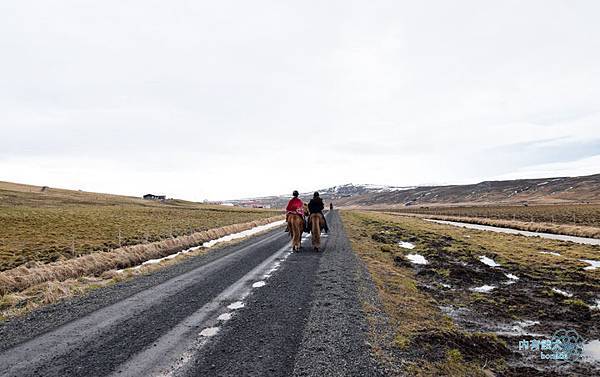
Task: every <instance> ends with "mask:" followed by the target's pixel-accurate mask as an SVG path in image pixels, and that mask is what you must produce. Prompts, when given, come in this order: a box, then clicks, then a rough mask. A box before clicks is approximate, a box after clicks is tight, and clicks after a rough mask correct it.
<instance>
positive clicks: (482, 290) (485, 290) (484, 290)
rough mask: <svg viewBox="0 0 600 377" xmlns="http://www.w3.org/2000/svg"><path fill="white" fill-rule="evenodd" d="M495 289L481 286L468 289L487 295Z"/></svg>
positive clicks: (492, 286) (489, 286) (491, 286)
mask: <svg viewBox="0 0 600 377" xmlns="http://www.w3.org/2000/svg"><path fill="white" fill-rule="evenodd" d="M494 289H496V286H495V285H487V284H486V285H482V286H481V287H475V288H470V290H471V291H473V292H479V293H488V292H491V291H493V290H494Z"/></svg>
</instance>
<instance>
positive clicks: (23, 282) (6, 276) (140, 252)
mask: <svg viewBox="0 0 600 377" xmlns="http://www.w3.org/2000/svg"><path fill="white" fill-rule="evenodd" d="M281 219H283V217H282V216H277V217H271V218H268V219H262V220H255V221H252V222H247V223H243V224H233V225H227V226H224V227H220V228H216V229H210V230H207V231H202V232H197V233H194V234H192V235H189V236H181V237H177V238H173V239H168V240H164V241H157V242H152V243H147V244H140V245H134V246H126V247H123V248H119V249H115V250H113V251H110V252H96V253H91V254H87V255H84V256H81V257H78V258H73V259H68V260H64V261H58V262H52V263H48V264H34V265H33V266H29V267H26V266H19V267H16V268H13V269H10V270H7V271H2V272H0V294H7V293H10V292H19V291H22V290H25V289H27V288H29V287H32V286H34V285H38V284H40V283H44V282H52V281H65V280H67V279H75V278H79V277H82V276H99V275H101V274H102V273H103V272H105V271H108V270H112V269H123V268H127V267H132V266H136V265H139V264H141V263H142V262H144V261H146V260H149V259H155V258H162V257H165V256H167V255H170V254H173V253H175V252H178V251H180V250H182V249H185V248H189V247H193V246H197V245H200V244H202V243H204V242H206V241H210V240H213V239H217V238H219V237H222V236H225V235H227V234H231V233H236V232H240V231H243V230H247V229H250V228H253V227H255V226H258V225H263V224H266V223H269V222H273V221H276V220H281Z"/></svg>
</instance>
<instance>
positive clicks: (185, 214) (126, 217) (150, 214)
mask: <svg viewBox="0 0 600 377" xmlns="http://www.w3.org/2000/svg"><path fill="white" fill-rule="evenodd" d="M276 214H278V212H277V211H274V210H260V209H252V208H236V207H225V206H217V205H206V204H202V203H194V202H187V201H182V200H167V201H164V202H160V201H153V200H143V199H140V198H133V197H126V196H118V195H108V194H96V193H89V192H80V191H70V190H62V189H55V188H46V189H43V188H42V187H37V186H28V185H19V184H13V183H5V182H0V271H4V270H9V269H12V268H15V267H18V266H20V265H26V266H27V265H30V264H35V263H50V262H57V261H60V260H63V259H70V258H75V257H78V256H82V255H85V254H90V253H95V252H99V251H111V250H114V249H116V248H119V247H124V246H132V245H137V244H141V243H148V242H154V241H163V240H169V239H171V238H173V237H178V236H183V235H189V234H192V233H194V232H201V231H205V230H208V229H212V228H218V227H222V226H226V225H231V224H238V223H244V222H248V221H253V220H257V219H261V218H267V217H271V216H274V215H276Z"/></svg>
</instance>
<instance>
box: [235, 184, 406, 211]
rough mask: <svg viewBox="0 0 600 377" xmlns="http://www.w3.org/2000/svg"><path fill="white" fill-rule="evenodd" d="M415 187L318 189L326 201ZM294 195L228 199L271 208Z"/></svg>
mask: <svg viewBox="0 0 600 377" xmlns="http://www.w3.org/2000/svg"><path fill="white" fill-rule="evenodd" d="M410 188H414V187H396V186H382V185H371V184H352V183H348V184H345V185H340V186H333V187H328V188H323V189H317V190H315V191H318V192H319V194H320V196H321V198H323V200H324V201H325V202H326V203H329V202H331V201H336V202H337V201H340V200H342V199H348V198H352V197H355V196H359V195H368V194H375V193H386V192H393V191H397V190H408V189H410ZM313 193H314V191H310V192H304V193H300V197H301V198H302V199H303V200H305V201H308V200H309V199H310V198H312V197H313ZM291 197H292V193H289V194H286V195H274V196H264V197H258V198H248V199H240V200H228V201H227V202H228V203H232V204H235V205H241V206H255V207H270V208H283V207H285V206H286V204H287V202H288V200H290V198H291Z"/></svg>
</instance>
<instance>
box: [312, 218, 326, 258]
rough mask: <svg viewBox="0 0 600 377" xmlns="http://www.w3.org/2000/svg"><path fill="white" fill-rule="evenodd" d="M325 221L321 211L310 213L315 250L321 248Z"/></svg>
mask: <svg viewBox="0 0 600 377" xmlns="http://www.w3.org/2000/svg"><path fill="white" fill-rule="evenodd" d="M323 225H325V222H324V221H323V215H322V214H321V213H313V214H311V215H310V227H311V229H310V233H311V234H312V247H313V249H314V250H315V251H319V249H320V248H321V228H323Z"/></svg>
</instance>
